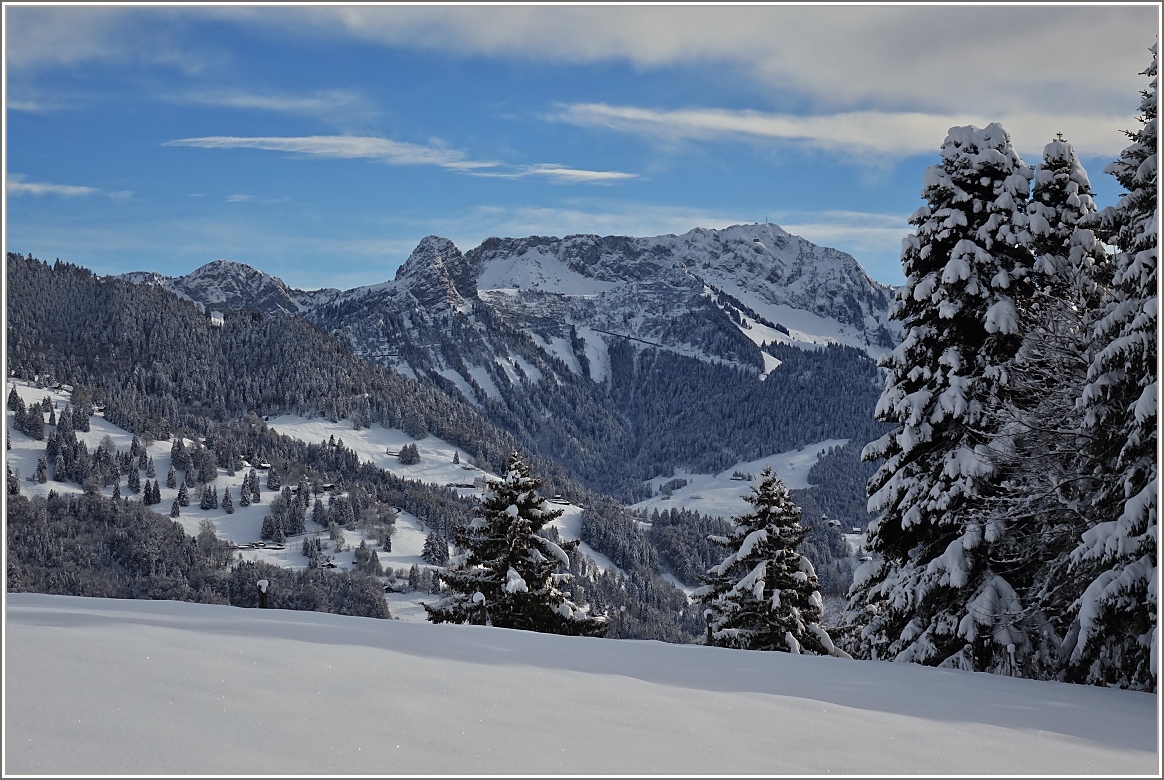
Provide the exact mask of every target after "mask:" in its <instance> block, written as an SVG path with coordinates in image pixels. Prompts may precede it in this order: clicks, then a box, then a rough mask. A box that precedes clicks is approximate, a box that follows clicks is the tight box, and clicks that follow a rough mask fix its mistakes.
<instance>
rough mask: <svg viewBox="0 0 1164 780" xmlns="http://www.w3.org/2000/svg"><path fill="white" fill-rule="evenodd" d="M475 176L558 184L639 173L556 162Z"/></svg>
mask: <svg viewBox="0 0 1164 780" xmlns="http://www.w3.org/2000/svg"><path fill="white" fill-rule="evenodd" d="M473 175H474V176H490V177H494V178H501V179H523V178H527V177H531V176H540V177H543V178H546V179H549V180H550V181H553V182H555V183H558V184H603V183H606V182H612V181H625V180H627V179H637V178H638V174H635V173H624V172H622V171H588V170H585V169H580V168H568V167H566V166H564V165H556V164H554V163H543V164H540V165H525V166H522V167H520V168H518V169H517V170H514V171H479V172H474V173H473Z"/></svg>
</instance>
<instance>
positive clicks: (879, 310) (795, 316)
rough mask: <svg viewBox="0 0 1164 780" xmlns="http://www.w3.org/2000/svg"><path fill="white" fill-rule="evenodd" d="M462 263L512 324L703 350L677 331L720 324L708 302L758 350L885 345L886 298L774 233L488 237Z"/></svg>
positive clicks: (826, 257) (837, 262) (743, 229)
mask: <svg viewBox="0 0 1164 780" xmlns="http://www.w3.org/2000/svg"><path fill="white" fill-rule="evenodd" d="M468 257H469V259H470V261H471V262H472V264H473V267H474V269H475V271H476V276H477V286H478V288H480V290H481V291H482V293H481V294H482V296H483V297H484V298H485V299H486V300H488V301H490V303H492V304H494V305H495V306H497V307H498V308H501V309H503V310H506V311H507V312H508V313H510V314H511V315H513V316H517V317H521V316H523V315H524V316H526V317H529V316H530V315H531V314H533V315H534V316H546V317H549V318H551V319H554V318H561V319H568V320H569V321H570V322H573V323H575V324H580V325H583V326H586V327H589V328H592V329H597V330H598V331H599V332H602V331H603V330H604V329H605V330H610V331H615V332H617V333H618V335H620V336H626V337H632V338H638V339H643V340H644V341H648V342H654V343H659V344H662V345H665V346H669V347H672V346H673V347H679V348H681V349H682V348H683V347H684V346H687V347H692V348H695V352H696V353H699V352H701V351H704V350H705V349H706V347H704V350H701V349H700V348H701V347H703V346H704V345H701V344H699V343H697V342H696V343H692V342H691V340H687V343H686V344H685V343H684V335H683V334H684V333H686V332H687V330H688V329H685V328H683V327H682V325H681V323H684V321H685V320H689V319H691V318H692V317H696V318H700V317H702V318H713V317H715V316H716V315H715V313H714V312H713V311H712V309H711V306H709V304H710V305H713V306H714V307H715V308H717V309H719V310H720V311H721V312H723V313H724V314H726V315H727V316H728V318H729V319H730V320H731V321H732V322H733V323H734V324H735V326H736V327H737V328H739V330H740V331H741V332H742V333H743V335H744V336H746V337H747V338H748V340H750V341H752V342H754V343H756V344H757V345H761V344H764V343H767V342H772V341H777V342H782V343H792V344H797V343H799V344H821V343H840V344H848V345H851V346H855V347H859V348H863V349H870V350H871V351H873V352H875V353H876V352H880V351H881V350H883V349H885V348H887V347H889V346H892V333H891V331H890V330H889V327H890V326H889V322H888V308H889V303H890V301H891V298H892V291H891V290H890V289H889V288H888V287H886V286H884V285H881V284H879V283H877V282H875V281H874V280H872V279H871V278H869V276H868V275H867V274H866V273H865V272H864V271H863V270H862V269H861V267H860V265H859V264H858V263H857V261H856V260H855V259H854V258H853V257H852V256H850V255H847V254H845V253H844V252H840V251H838V250H835V249H829V248H826V247H819V246H816V245H815V244H812V243H810V242H808V241H805V240H804V239H802V238H799V237H797V236H793V235H791V234H789V233H787V232H786V231H784V230H782V229H781V228H780V227H778V226H776V225H771V224H763V225H736V226H734V227H730V228H726V229H724V230H705V229H703V228H697V229H695V230H692V231H690V232H688V233H685V234H683V235H681V236H675V235H665V236H655V237H653V238H624V237H615V236H607V237H599V236H592V235H578V236H568V237H566V238H564V239H557V238H542V237H532V238H524V239H489V240H487V241H485V242H484V243H482V244H481V246H479V247H477V248H476V249H473V250H471V251H470V252H469V253H468ZM696 331H698V329H696ZM707 356H709V357H716V356H717V355H715V354H714V351H712V352H711V353H710V354H708V355H707Z"/></svg>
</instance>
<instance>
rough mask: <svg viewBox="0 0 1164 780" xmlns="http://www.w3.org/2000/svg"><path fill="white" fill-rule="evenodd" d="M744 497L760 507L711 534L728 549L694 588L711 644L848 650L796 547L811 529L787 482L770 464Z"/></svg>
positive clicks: (809, 565) (838, 652)
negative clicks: (723, 532) (824, 623)
mask: <svg viewBox="0 0 1164 780" xmlns="http://www.w3.org/2000/svg"><path fill="white" fill-rule="evenodd" d="M744 500H745V501H747V502H748V503H749V504H751V505H752V506H753V507H755V509H753V510H752V511H751V512H749V513H748V514H745V515H740V516H738V517H735V518H733V521H734V526H733V527H732V529H731V531H730V532H729V533H728V535H727V536H712V537H710V539H711V541H713V542H714V543H716V544H718V545H719V546H721V547H725V548H727V549H728V550H729V551H730V552H729V553H728V555H727V556H726V557H725V558H724V559H723V560H722V561H721V562H720V563H719V564H718V565H716V566H713V567H711V568H710V569H708V571H707V574H706V575H705V576H704V577H703V580H704V583H705V584H704V586H703V587H702V588H699V589H698V590H696V591H695V598H696V599H697V600H698V601H699V602H700V603H702V604H704V605H705V606H706V612H707V615H708V618H709V620H708V623H709V625H710V627H711V639H712V643H713V644H715V645H718V646H720V647H736V648H741V649H745V650H783V651H785V652H792V653H799V652H801V650H802V649H804V650H807V651H809V652H812V653H816V654H818V655H823V654H826V653H827V654H831V655H838V656H847V654H846V653H844V651H842V650H838V649H837V648H836V647H835V646H834V645H833V642H832V639H831V637H829V635H828V633H827V632H826V631H825V630H824V629H823V628H821V626H820V623H821V612H822V610H823V608H824V601H823V600H822V598H821V595H820V591H819V588H818V583H817V579H816V571H815V570H814V569H813V566H812V563H811V562H810V561H809V560H808V559H807V558H805V557H804V556H803V555H801V554H800V553H799V552H797V547H799V545H800V543H801V542H802V541H804V537H805V535H806V534H807V533H808V531H807V530H806V529H805V528H804V527H803V526H802V525H801V524H800V507H798V506H797V505H796V504H795V503H793V501H792V498H791V497H790V496H789V495H788V488H786V487H785V486H784V483H783V482H781V481H780V479H779V477H777V476H776V474H775V473H774V472H773V471H772V470H771V469H770V468H766V469H764V471H763V472H762V473H761V475H760V484H759V485H758V486H757V487H753V488H752V493H751V495H749V496H745V498H744Z"/></svg>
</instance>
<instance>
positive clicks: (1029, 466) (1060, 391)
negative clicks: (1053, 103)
mask: <svg viewBox="0 0 1164 780" xmlns="http://www.w3.org/2000/svg"><path fill="white" fill-rule="evenodd" d="M1091 194H1092V192H1091V183H1090V181H1089V179H1088V176H1087V172H1086V171H1085V170H1084V169H1083V166H1082V165H1081V164H1080V163H1079V159H1078V157H1077V156H1076V154H1075V150H1074V148H1073V147H1072V146H1071V144H1069V143H1067V141H1066V140H1065V139H1064V138H1063V137H1062V136H1061V135H1060V136H1058V137H1057V138H1056V140H1054V141H1052V142H1051V143H1049V144H1047V145H1046V147H1045V148H1044V149H1043V161H1042V163H1041V165H1040V166H1039V168H1038V170H1036V171H1035V181H1034V187H1033V188H1032V191H1031V200H1030V202H1029V203H1028V205H1027V214H1028V229H1029V234H1030V239H1029V246H1030V248H1031V251H1032V253H1033V256H1034V265H1033V273H1032V281H1033V290H1032V293H1031V297H1030V299H1028V300H1027V301H1026V302H1025V305H1020V307H1019V311H1020V314H1019V317H1020V323H1021V328H1020V329H1021V331H1022V337H1023V341H1022V346H1021V347H1020V348H1019V351H1018V354H1017V355H1016V357H1015V360H1014V364H1013V367H1012V369H1011V370H1010V371H1008V379H1009V384H1008V388H1009V392H1008V400H1009V401H1010V403H1009V404H1007V405H1005V406H1003V407H995V410H996V412H998V413H999V417H1000V418H1001V423H1002V425H1003V427H1004V429H1007V430H1008V434H1009V443H1010V444H1011V445H1012V446H1010V447H1009V448H994V449H993V450H992V455H993V458H994V460H993V465H994V467H995V469H996V490H995V491H993V492H992V493H991V494H989V495H985V496H983V500H982V501H980V502H978V504H977V505H976V506H974V507H970V508H969V510H968V511H969V513H970V515H971V516H973V515H974V514H975V513H976V514H977V515H978V518H979V522H981V523H982V524H983V525H989V524H991V523H994V524H995V525H997V524H998V519H999V518H1005V521H1004V522H1005V525H1006V529H1007V532H1006V533H1005V534H1002V535H1000V536H999V537H998V538H997V539H996V541H995V543H994V544H993V545H992V546H991V553H990V554H991V558H990V565H991V567H992V569H993V571H995V572H996V573H998V574H999V575H1000V576H1002V577H1003V578H1004V579H1005V580H1006V582H1007V583H1008V584H1009V585H1010V586H1011V587H1012V588H1013V589H1014V590H1015V591H1016V592H1017V593H1018V594H1019V596H1020V600H1021V605H1022V606H1021V609H1020V610H1016V611H1013V612H1012V613H1011V614H1010V615H1009V616H1007V617H1006V618H1005V622H1006V628H1007V629H1008V630H1009V629H1015V630H1014V631H1012V632H1011V635H1012V636H1011V638H1012V639H1014V638H1017V639H1018V640H1019V641H1016V642H1014V643H1013V644H1014V645H1015V650H1014V652H1015V655H1014V658H1013V664H1014V667H1013V668H1012V667H1011V665H1010V663H1009V662H1011V661H1012V659H1005V660H1006V661H1007V662H1008V663H1003V664H1002V669H1000V670H1001V671H1007V672H1010V673H1021V674H1023V675H1024V676H1034V677H1042V678H1048V677H1055V676H1057V675H1058V673H1059V671H1060V670H1061V668H1062V658H1061V655H1060V646H1061V644H1062V638H1063V636H1064V634H1065V632H1066V631H1067V627H1068V623H1069V622H1070V609H1069V605H1070V604H1071V602H1072V601H1073V600H1074V599H1075V598H1076V597H1077V596H1078V593H1079V590H1078V588H1077V587H1075V583H1074V581H1073V580H1074V578H1072V577H1071V576H1070V575H1069V574H1068V572H1067V568H1068V564H1069V554H1070V551H1071V549H1072V548H1073V547H1074V545H1075V543H1076V541H1077V540H1078V539H1079V535H1080V533H1082V531H1083V530H1084V528H1085V527H1086V523H1087V514H1088V513H1087V511H1086V510H1087V503H1088V502H1087V501H1086V496H1087V495H1088V494H1089V493H1090V492H1091V491H1092V490H1093V489H1094V481H1093V479H1092V478H1091V475H1090V472H1091V470H1092V469H1091V465H1090V464H1089V463H1088V462H1087V461H1086V460H1085V459H1083V458H1081V457H1080V455H1079V453H1080V451H1081V449H1082V448H1083V445H1084V441H1083V437H1082V436H1081V433H1080V429H1081V427H1082V426H1081V418H1082V414H1081V412H1080V411H1079V410H1078V409H1077V408H1076V403H1075V400H1076V397H1077V396H1078V393H1079V388H1081V387H1082V385H1083V383H1084V379H1085V376H1086V373H1087V367H1088V365H1089V363H1090V361H1091V354H1092V352H1093V342H1092V339H1091V334H1090V332H1089V328H1088V327H1087V317H1088V316H1089V312H1090V311H1091V310H1092V309H1093V308H1094V307H1095V306H1097V305H1098V304H1099V302H1100V301H1101V300H1102V299H1103V297H1104V296H1105V295H1106V289H1107V282H1106V278H1107V277H1108V276H1109V275H1110V274H1109V272H1108V266H1109V263H1108V258H1107V256H1106V254H1105V252H1104V249H1103V247H1102V245H1101V244H1100V243H1099V241H1098V239H1097V238H1096V236H1095V234H1094V232H1093V231H1092V230H1091V229H1090V228H1088V227H1086V223H1087V222H1088V221H1089V219H1090V218H1091V216H1092V215H1093V214H1094V213H1095V204H1094V202H1093V201H1092V198H1091ZM987 615H990V616H992V617H994V618H997V617H998V615H997V613H996V612H993V611H987ZM992 628H994V629H997V628H999V626H997V625H995V626H992Z"/></svg>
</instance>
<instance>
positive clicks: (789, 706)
mask: <svg viewBox="0 0 1164 780" xmlns="http://www.w3.org/2000/svg"><path fill="white" fill-rule="evenodd" d="M6 606H7V612H6V626H5V629H6V630H5V650H6V668H5V679H4V692H5V699H6V700H5V718H4V724H5V739H4V742H5V744H4V764H5V767H4V773H5V775H8V774H34V773H35V774H42V773H48V774H86V775H92V774H112V775H119V774H145V775H154V774H190V775H197V774H215V773H221V774H230V775H239V774H265V775H271V774H299V775H311V774H392V775H401V774H456V773H465V774H527V775H528V774H533V775H538V774H598V773H621V774H705V773H706V774H748V773H752V774H827V773H833V774H891V775H896V774H959V775H970V774H1003V775H1013V774H1067V775H1078V774H1157V775H1158V774H1159V770H1160V763H1159V752H1158V737H1157V697H1156V696H1155V695H1152V694H1146V693H1135V692H1128V691H1121V690H1116V689H1111V688H1095V687H1085V686H1076V685H1067V684H1060V683H1048V682H1036V681H1032V680H1022V679H1014V678H1006V677H999V676H993V675H988V674H975V673H970V672H959V671H947V670H937V669H928V668H923V667H919V666H914V665H907V664H889V663H872V662H861V661H845V660H841V659H836V658H816V657H807V656H792V655H788V654H785V653H760V652H747V651H739V650H725V649H720V648H709V647H702V646H698V645H686V646H681V645H667V644H663V643H659V642H633V641H616V640H610V639H587V638H569V637H559V636H550V635H543V634H534V633H527V632H521V631H511V630H506V629H496V628H485V627H476V626H450V625H439V626H435V625H429V624H422V623H409V622H402V621H395V620H372V619H367V618H352V617H342V616H338V615H329V614H320V613H304V612H284V611H279V610H263V611H260V610H245V609H239V608H235V607H223V606H210V605H202V604H187V603H178V602H159V601H117V600H108V599H86V598H76V597H64V596H45V595H40V594H11V595H9V596H8V597H7V605H6Z"/></svg>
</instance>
